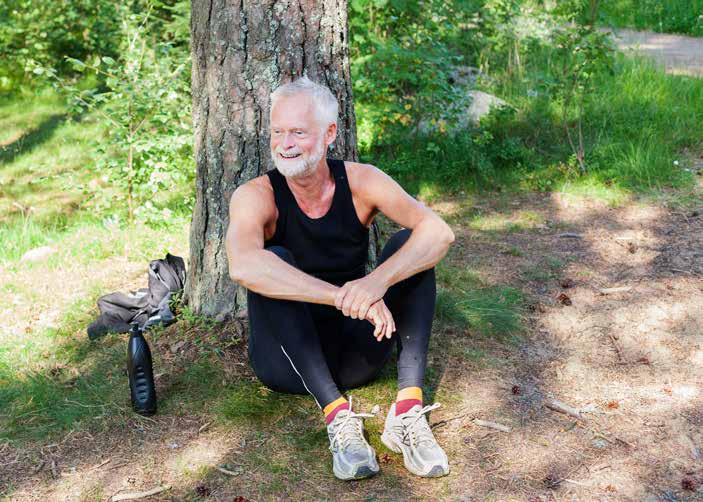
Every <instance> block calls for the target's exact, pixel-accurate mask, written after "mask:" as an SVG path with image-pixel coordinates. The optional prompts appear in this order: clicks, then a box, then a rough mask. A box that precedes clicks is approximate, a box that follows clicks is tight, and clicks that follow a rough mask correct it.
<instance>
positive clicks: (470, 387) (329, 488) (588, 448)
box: [0, 193, 703, 501]
mask: <svg viewBox="0 0 703 502" xmlns="http://www.w3.org/2000/svg"><path fill="white" fill-rule="evenodd" d="M489 201H490V202H489ZM432 206H433V208H434V209H435V210H436V211H437V212H438V213H440V214H442V215H443V216H444V217H445V218H446V219H447V220H448V221H450V222H451V223H452V226H453V228H454V230H455V233H456V235H457V240H456V243H455V245H454V248H453V249H452V252H451V254H450V255H448V257H447V258H446V259H447V260H449V261H450V262H451V263H452V265H454V266H461V265H462V264H463V265H465V266H469V267H471V268H473V269H476V270H479V271H480V273H481V276H482V278H483V279H484V280H485V281H486V282H487V283H489V284H510V285H514V286H518V287H520V288H522V289H523V290H524V291H526V292H527V299H528V300H527V303H528V309H527V311H526V314H525V317H524V325H525V327H526V332H525V334H524V337H523V338H522V341H521V342H520V343H519V344H517V345H516V346H514V345H510V344H505V343H500V342H498V341H496V340H492V339H490V338H479V337H474V336H473V335H472V333H470V332H464V333H458V332H451V330H449V331H447V330H443V331H441V332H438V333H437V334H436V335H434V336H435V337H436V340H435V341H433V350H432V353H431V354H430V367H431V368H433V371H434V372H435V373H434V374H435V375H436V377H435V378H436V380H437V396H440V395H442V396H445V397H447V396H448V397H449V398H450V399H449V401H448V402H445V403H444V405H443V406H442V407H441V408H440V409H439V410H437V411H435V412H434V413H433V415H432V417H431V423H432V424H433V426H434V430H435V434H436V436H437V438H438V440H439V441H440V443H441V444H443V445H444V447H445V449H446V451H447V453H448V454H449V457H450V459H451V474H450V475H449V476H447V477H445V478H441V479H438V480H424V479H417V478H414V477H412V475H409V474H408V473H407V472H406V471H405V470H404V469H403V467H402V462H401V461H400V460H399V458H396V457H397V456H396V455H393V454H391V455H389V454H388V452H386V451H385V450H383V449H380V448H377V451H378V454H379V456H380V458H381V463H382V474H381V475H379V476H377V477H376V478H373V479H370V480H366V481H359V482H352V483H341V482H338V481H336V480H334V479H333V477H332V475H331V473H330V472H329V471H327V472H326V467H327V463H329V459H328V458H327V456H328V455H329V454H328V453H327V451H326V450H325V448H324V440H320V441H318V443H317V444H319V445H320V446H321V447H320V451H319V452H309V453H310V454H312V455H316V456H317V457H319V459H318V460H317V461H312V463H311V465H310V467H309V471H308V470H306V469H307V468H306V466H305V465H304V464H300V465H295V466H290V465H287V464H285V463H284V466H283V467H281V470H280V471H279V472H278V473H272V472H270V471H268V472H263V470H262V469H261V467H259V470H258V471H257V467H256V465H255V464H256V462H254V461H252V459H254V458H260V456H261V455H273V456H275V453H274V452H275V451H276V450H277V448H279V447H280V448H283V449H284V450H285V448H286V445H284V444H281V445H279V444H278V443H277V439H276V438H275V437H271V436H267V435H266V433H265V431H260V433H258V434H257V433H256V427H253V428H252V427H232V426H229V427H228V426H226V425H222V424H213V425H208V420H209V419H208V418H207V415H206V414H203V416H200V415H194V416H188V415H179V414H172V415H171V416H159V415H157V416H156V417H154V418H153V419H141V418H136V417H132V418H128V419H127V420H126V422H125V423H122V424H120V425H119V426H111V427H109V428H107V429H106V430H97V431H96V430H83V431H80V432H75V433H74V432H71V433H69V434H67V435H65V436H64V437H63V439H62V440H61V441H58V442H55V443H53V444H36V445H34V446H33V447H31V448H26V447H25V448H22V449H19V448H18V449H15V448H13V447H12V446H10V445H9V444H5V445H0V479H1V480H2V482H0V486H3V485H4V488H7V487H9V486H11V487H12V495H11V497H10V499H11V500H23V501H24V500H26V501H30V500H107V499H108V498H109V497H110V496H112V495H114V494H117V493H123V492H125V491H127V492H131V491H142V490H146V489H149V488H152V487H154V486H169V487H170V489H169V490H167V491H164V492H162V493H161V494H158V495H156V496H154V497H152V498H151V499H150V500H204V499H205V498H209V499H212V500H276V499H289V500H341V499H346V498H350V497H351V498H353V499H357V500H409V499H415V500H463V501H467V500H500V501H503V500H505V501H509V500H520V501H526V500H532V501H537V500H543V501H547V500H632V501H642V500H647V501H649V500H651V501H655V500H701V499H703V489H700V488H699V487H700V486H701V484H702V483H703V432H701V425H703V395H702V391H703V332H701V326H702V325H703V286H702V285H703V283H702V282H701V277H702V276H703V259H702V257H703V203H701V204H700V208H697V207H696V205H695V203H694V205H693V209H691V208H689V209H686V210H672V209H667V208H665V207H663V206H661V205H654V204H648V203H645V202H641V201H640V202H631V203H627V204H625V205H623V206H622V207H617V208H612V207H609V206H608V205H607V204H606V203H601V202H596V201H593V200H587V199H575V198H573V197H567V196H565V195H562V194H557V193H553V194H530V195H523V196H519V197H518V198H514V197H511V198H506V197H496V198H486V199H481V200H479V202H476V201H474V202H468V199H467V200H463V199H451V200H443V201H442V202H438V203H436V204H432ZM476 211H480V212H481V213H482V214H484V215H492V216H494V217H499V218H503V220H504V221H510V220H511V218H513V217H514V216H515V215H517V214H524V213H525V212H526V211H528V212H529V213H530V214H532V215H533V216H532V218H531V220H530V221H531V223H530V225H528V227H529V228H527V227H520V228H518V229H517V230H516V229H515V228H512V229H511V230H510V231H505V232H501V231H497V232H496V231H493V232H485V231H476V230H472V229H470V228H469V227H468V225H467V224H466V223H467V222H468V216H467V215H468V214H469V212H471V214H476ZM245 328H246V323H245V322H244V323H241V322H236V323H234V324H230V325H229V326H228V327H227V328H226V330H224V331H223V332H222V333H221V334H220V338H221V339H222V340H223V341H230V342H232V341H234V342H232V343H234V345H235V349H236V350H232V351H230V352H229V353H228V354H229V356H228V357H227V359H226V361H227V368H228V369H227V371H228V377H230V378H244V379H247V378H251V373H250V370H249V369H248V366H247V364H246V359H245V345H244V344H245V341H244V340H243V339H242V334H243V333H244V332H245ZM169 329H170V328H169ZM174 332H175V331H174ZM174 343H175V342H174V340H173V339H172V338H170V337H169V333H168V331H167V332H166V333H165V334H164V336H163V337H162V338H161V339H160V340H159V343H158V344H157V347H156V349H155V351H157V352H160V353H165V354H167V355H166V356H164V359H163V360H162V361H161V364H162V365H164V366H169V365H170V366H169V368H170V369H169V370H168V371H170V372H172V374H176V373H177V372H178V371H182V370H183V369H184V368H186V367H187V365H188V363H189V359H188V356H187V354H188V351H187V350H181V351H179V350H176V351H173V350H172V349H173V345H174ZM237 344H238V345H237ZM450 346H454V347H457V346H460V347H468V348H471V349H472V350H474V351H480V352H481V353H482V354H483V356H482V357H481V358H465V357H461V356H458V355H457V354H456V352H455V351H447V352H446V353H445V349H446V348H447V347H450ZM159 385H160V386H162V387H161V390H162V391H163V390H164V389H165V388H167V387H168V385H169V383H168V376H167V377H165V378H164V379H163V380H161V381H160V382H159ZM553 399H556V400H558V401H559V402H561V403H564V404H566V405H568V406H570V407H572V408H573V409H574V410H578V411H579V413H580V415H581V418H576V417H573V416H570V415H567V414H563V413H559V412H556V411H553V410H551V409H549V408H547V407H546V406H545V405H546V404H547V403H548V402H549V401H550V400H553ZM383 412H385V410H383V411H382V414H383ZM382 414H381V415H382ZM381 418H383V417H382V416H381ZM474 419H481V420H487V421H493V422H497V423H499V424H502V425H505V426H508V427H510V428H511V432H501V431H497V430H493V429H490V428H484V427H479V426H477V425H476V424H475V423H474V421H473V420H474ZM317 420H318V421H319V422H320V423H317V422H316V417H315V416H308V417H306V418H305V422H304V423H302V424H301V423H297V425H296V427H301V429H300V430H301V434H318V433H320V431H322V430H323V429H322V425H321V420H319V417H317ZM379 423H382V422H381V420H379ZM318 429H319V430H318ZM288 451H295V450H288ZM292 460H294V459H291V458H288V459H287V461H288V462H289V461H292ZM223 465H227V466H229V468H228V469H227V470H230V471H231V472H233V473H234V474H235V475H231V474H225V473H222V472H221V471H217V470H216V466H223ZM259 465H261V464H259ZM233 466H234V467H233ZM208 468H209V469H210V471H208V470H207V469H208ZM213 468H214V469H215V470H214V471H213V470H212V469H213ZM292 472H294V473H295V475H291V474H290V473H292ZM184 473H186V474H184ZM188 473H190V474H188ZM277 475H278V476H280V480H282V481H283V482H280V481H279V484H278V485H275V486H273V487H272V486H270V485H271V483H272V482H273V481H272V479H275V477H276V476H277ZM290 480H292V482H291V484H287V483H288V481H290ZM267 484H268V485H269V486H268V487H267V488H266V489H265V490H263V489H262V486H265V485H267ZM274 484H275V483H274ZM205 495H208V496H207V497H206V496H205ZM236 497H244V499H237V498H236Z"/></svg>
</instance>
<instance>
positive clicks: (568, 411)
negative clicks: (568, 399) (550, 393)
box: [544, 399, 583, 420]
mask: <svg viewBox="0 0 703 502" xmlns="http://www.w3.org/2000/svg"><path fill="white" fill-rule="evenodd" d="M544 405H545V406H546V407H547V408H549V409H550V410H554V411H558V412H559V413H564V414H565V415H570V416H572V417H574V418H578V419H581V420H583V416H582V415H581V411H580V410H577V409H576V408H573V407H571V406H569V405H568V404H564V403H562V402H561V401H557V400H556V399H549V400H547V401H546V402H545V403H544Z"/></svg>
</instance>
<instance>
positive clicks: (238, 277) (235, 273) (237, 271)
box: [229, 259, 246, 286]
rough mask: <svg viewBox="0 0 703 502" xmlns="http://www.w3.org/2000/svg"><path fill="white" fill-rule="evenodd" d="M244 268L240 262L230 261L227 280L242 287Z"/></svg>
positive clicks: (244, 279) (244, 278)
mask: <svg viewBox="0 0 703 502" xmlns="http://www.w3.org/2000/svg"><path fill="white" fill-rule="evenodd" d="M245 275H246V266H245V265H244V264H242V263H241V260H234V259H231V260H230V261H229V278H230V279H232V280H233V281H234V282H236V283H239V284H240V285H242V286H244V282H245V281H246V277H245Z"/></svg>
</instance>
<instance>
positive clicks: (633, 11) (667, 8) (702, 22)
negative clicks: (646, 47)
mask: <svg viewBox="0 0 703 502" xmlns="http://www.w3.org/2000/svg"><path fill="white" fill-rule="evenodd" d="M600 17H601V21H602V22H603V23H604V24H607V25H612V26H617V27H627V28H637V29H640V30H652V31H658V32H665V33H684V34H687V35H693V36H698V37H700V36H703V1H701V0H667V1H662V0H611V1H608V2H601V3H600Z"/></svg>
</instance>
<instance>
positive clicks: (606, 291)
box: [598, 286, 632, 295]
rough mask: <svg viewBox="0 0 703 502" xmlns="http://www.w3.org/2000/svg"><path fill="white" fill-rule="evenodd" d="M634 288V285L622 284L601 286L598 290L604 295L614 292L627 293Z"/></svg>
mask: <svg viewBox="0 0 703 502" xmlns="http://www.w3.org/2000/svg"><path fill="white" fill-rule="evenodd" d="M631 289H632V286H621V287H618V288H600V289H599V290H598V291H600V294H602V295H610V294H613V293H627V292H628V291H630V290H631Z"/></svg>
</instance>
